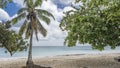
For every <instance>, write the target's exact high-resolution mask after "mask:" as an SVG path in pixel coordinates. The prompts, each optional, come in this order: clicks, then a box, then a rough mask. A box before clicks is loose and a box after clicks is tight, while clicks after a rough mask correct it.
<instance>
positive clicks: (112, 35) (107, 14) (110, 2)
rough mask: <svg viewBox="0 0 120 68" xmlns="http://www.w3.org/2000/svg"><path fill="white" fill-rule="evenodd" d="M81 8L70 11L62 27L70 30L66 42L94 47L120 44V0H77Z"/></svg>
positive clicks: (102, 47)
mask: <svg viewBox="0 0 120 68" xmlns="http://www.w3.org/2000/svg"><path fill="white" fill-rule="evenodd" d="M76 2H77V3H78V2H82V4H81V5H80V6H79V9H78V7H77V9H76V8H75V7H73V8H75V9H76V10H75V11H68V12H66V13H65V15H66V16H65V17H64V18H63V19H62V21H61V24H60V27H61V29H62V30H66V31H67V32H68V36H67V37H66V39H65V44H67V45H68V46H75V45H76V43H77V42H79V43H82V44H85V43H88V44H91V45H92V47H93V48H94V49H99V50H103V49H104V47H105V46H110V47H111V48H112V49H114V48H115V47H116V46H119V45H120V0H76Z"/></svg>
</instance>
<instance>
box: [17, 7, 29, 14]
mask: <svg viewBox="0 0 120 68" xmlns="http://www.w3.org/2000/svg"><path fill="white" fill-rule="evenodd" d="M25 11H27V8H21V9H20V10H19V11H18V13H17V14H18V15H19V14H21V13H23V12H25Z"/></svg>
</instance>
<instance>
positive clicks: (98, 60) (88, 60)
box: [0, 54, 120, 68]
mask: <svg viewBox="0 0 120 68" xmlns="http://www.w3.org/2000/svg"><path fill="white" fill-rule="evenodd" d="M118 56H120V54H87V55H62V56H53V57H44V58H39V57H36V58H33V60H34V63H35V64H37V65H41V66H45V67H48V66H49V67H52V68H120V62H117V61H115V60H114V58H115V57H118ZM25 64H26V58H16V59H4V60H3V59H0V68H21V67H22V66H25Z"/></svg>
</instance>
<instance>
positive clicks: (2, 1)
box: [0, 0, 12, 8]
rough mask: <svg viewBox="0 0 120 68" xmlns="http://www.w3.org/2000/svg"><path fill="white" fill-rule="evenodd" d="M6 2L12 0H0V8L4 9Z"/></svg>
mask: <svg viewBox="0 0 120 68" xmlns="http://www.w3.org/2000/svg"><path fill="white" fill-rule="evenodd" d="M8 2H12V0H0V8H4V7H6V4H7V3H8Z"/></svg>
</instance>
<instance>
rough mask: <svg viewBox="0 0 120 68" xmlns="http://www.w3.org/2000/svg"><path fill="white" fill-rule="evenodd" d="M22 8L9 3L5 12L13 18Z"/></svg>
mask: <svg viewBox="0 0 120 68" xmlns="http://www.w3.org/2000/svg"><path fill="white" fill-rule="evenodd" d="M19 9H20V7H19V6H18V5H17V4H16V3H8V4H7V7H6V8H4V10H5V11H6V12H7V13H8V14H9V15H10V16H11V17H12V16H13V15H15V14H16V13H17V11H18V10H19Z"/></svg>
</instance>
